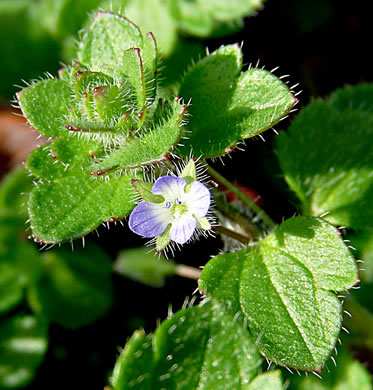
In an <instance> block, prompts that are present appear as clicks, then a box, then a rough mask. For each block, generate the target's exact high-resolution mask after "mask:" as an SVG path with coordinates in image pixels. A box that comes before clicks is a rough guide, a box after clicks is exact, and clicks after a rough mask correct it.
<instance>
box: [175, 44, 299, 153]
mask: <svg viewBox="0 0 373 390" xmlns="http://www.w3.org/2000/svg"><path fill="white" fill-rule="evenodd" d="M241 67H242V52H241V49H240V47H239V46H238V45H228V46H223V47H221V48H220V49H218V50H216V51H215V52H213V53H212V54H210V55H209V56H207V57H205V58H204V59H202V60H201V61H199V62H197V63H196V64H195V65H194V66H192V67H191V68H190V70H189V71H188V72H187V73H186V75H185V77H184V80H183V82H182V84H181V87H180V91H179V94H180V96H182V97H183V98H184V99H185V100H186V101H187V100H189V99H191V100H192V105H191V108H190V113H191V115H192V120H191V121H190V123H189V125H188V130H189V131H190V132H191V133H190V135H189V137H190V139H189V140H187V141H186V142H185V146H186V147H185V148H183V149H182V150H181V153H183V154H184V155H187V154H189V153H190V151H191V150H193V152H194V154H196V155H199V154H202V155H203V156H204V157H217V156H220V155H222V154H225V153H229V152H231V151H232V150H233V149H234V148H235V147H236V146H237V144H238V142H239V141H240V140H242V139H245V138H249V137H253V136H255V135H258V134H260V133H261V132H263V131H265V130H267V129H268V128H271V127H272V126H273V125H274V124H275V123H277V122H278V121H279V120H281V118H283V117H284V116H286V115H287V114H288V112H289V111H290V110H291V108H292V107H293V106H294V104H295V103H296V98H295V97H294V96H293V95H292V93H291V92H290V91H289V89H288V88H287V86H286V85H285V84H284V83H283V82H282V81H281V80H280V79H278V78H277V77H276V76H274V75H273V74H272V73H270V72H268V71H265V70H263V69H255V68H254V69H249V70H247V71H246V72H244V73H242V74H240V72H241Z"/></svg>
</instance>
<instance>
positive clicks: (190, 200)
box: [185, 181, 211, 218]
mask: <svg viewBox="0 0 373 390" xmlns="http://www.w3.org/2000/svg"><path fill="white" fill-rule="evenodd" d="M210 203H211V195H210V191H209V189H208V188H207V187H206V186H205V185H203V184H202V183H200V182H199V181H195V182H193V184H192V188H191V189H190V191H189V192H188V194H187V197H186V199H185V204H186V206H187V208H188V212H189V213H190V214H195V215H196V216H197V217H199V218H202V217H204V216H205V215H206V214H207V211H208V210H209V208H210Z"/></svg>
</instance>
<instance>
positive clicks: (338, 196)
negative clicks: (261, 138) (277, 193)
mask: <svg viewBox="0 0 373 390" xmlns="http://www.w3.org/2000/svg"><path fill="white" fill-rule="evenodd" d="M356 88H358V89H357V90H356V91H354V90H353V89H351V88H347V89H346V90H340V91H338V92H336V94H335V95H334V96H333V98H332V100H331V103H329V102H327V101H314V102H312V103H311V104H309V105H308V106H307V107H305V108H304V109H303V110H302V112H301V113H300V114H299V115H298V116H297V117H296V118H295V120H294V122H293V123H292V125H291V126H290V128H289V131H288V132H287V133H283V134H281V135H280V137H278V138H277V152H278V157H279V160H280V164H281V168H282V170H283V172H284V175H285V179H286V181H287V182H288V184H289V186H290V187H291V189H292V190H293V191H294V192H295V193H296V194H297V196H298V198H299V199H300V201H301V206H302V210H303V213H304V214H306V215H313V216H321V215H323V216H324V218H325V219H326V220H327V221H329V222H330V223H333V224H336V225H344V226H349V227H352V228H354V229H365V228H372V227H373V224H372V221H373V210H372V207H371V199H372V198H373V174H372V167H373V154H372V150H371V147H370V141H369V140H370V139H372V137H373V114H372V113H371V112H369V111H370V110H371V107H370V105H369V104H370V103H369V102H370V101H369V98H368V97H366V100H364V101H362V100H358V98H357V95H358V94H359V91H360V90H361V89H364V91H365V93H364V94H362V96H363V97H365V96H366V95H369V93H368V92H369V91H370V90H373V89H372V88H369V87H368V86H365V87H364V88H363V87H356ZM372 95H373V92H372ZM359 99H360V98H359ZM361 99H363V98H361ZM347 101H349V102H350V103H349V104H348V103H347ZM334 105H335V106H334ZM345 107H348V108H345ZM350 107H352V108H350ZM358 108H361V109H358ZM310 145H313V146H312V148H309V146H310Z"/></svg>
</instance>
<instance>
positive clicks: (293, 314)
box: [199, 217, 357, 370]
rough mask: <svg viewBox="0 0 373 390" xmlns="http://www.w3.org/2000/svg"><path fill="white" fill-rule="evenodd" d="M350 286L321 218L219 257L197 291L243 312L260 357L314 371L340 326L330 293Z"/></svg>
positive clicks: (350, 275) (340, 246)
mask: <svg viewBox="0 0 373 390" xmlns="http://www.w3.org/2000/svg"><path fill="white" fill-rule="evenodd" d="M356 281H357V268H356V264H355V261H354V259H353V257H352V256H351V255H350V253H349V252H348V250H347V247H346V246H345V244H344V242H343V240H342V239H341V238H340V237H339V236H338V234H337V230H336V229H335V228H334V227H333V226H331V225H329V224H328V223H327V222H324V221H323V220H321V219H316V218H312V217H296V218H293V219H290V220H288V221H286V222H284V223H283V224H282V225H280V226H279V227H278V228H277V229H276V230H275V231H274V232H273V233H271V234H270V235H268V236H267V237H266V238H265V239H264V240H262V241H261V242H260V243H259V245H258V246H257V247H248V248H245V249H243V250H240V251H238V252H234V253H227V254H223V255H218V256H216V257H215V258H213V259H212V260H211V261H210V262H209V263H208V264H207V265H206V267H205V268H204V270H203V272H202V275H201V280H200V282H199V286H200V289H201V290H203V291H204V292H205V293H207V294H208V295H210V296H212V297H213V298H215V299H218V300H219V301H221V302H224V303H225V304H227V305H229V306H230V307H231V308H232V310H233V312H243V313H244V315H245V317H246V319H247V321H248V325H249V329H250V333H251V334H252V335H253V337H254V339H255V340H257V345H258V347H259V349H260V350H261V352H262V353H263V354H264V355H265V356H266V357H267V358H268V359H270V360H272V361H274V362H275V363H277V364H280V365H283V366H287V367H295V368H299V369H302V370H319V369H320V368H321V367H322V366H323V364H324V362H325V360H326V359H327V358H328V356H329V355H330V353H331V351H332V349H333V348H334V346H335V343H336V341H337V338H338V335H339V331H340V328H341V304H340V302H339V299H338V298H337V297H336V295H335V293H334V292H338V291H342V290H346V289H348V288H350V287H351V286H352V285H353V284H354V283H356Z"/></svg>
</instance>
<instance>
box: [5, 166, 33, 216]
mask: <svg viewBox="0 0 373 390" xmlns="http://www.w3.org/2000/svg"><path fill="white" fill-rule="evenodd" d="M33 180H34V179H33V177H31V176H30V175H29V173H28V172H27V171H26V170H25V169H24V168H16V169H15V170H13V171H12V172H11V173H10V174H8V176H6V177H5V178H4V179H2V182H1V185H0V210H3V211H5V212H7V213H12V214H14V215H15V216H17V217H18V218H22V217H25V216H26V215H27V210H26V203H27V197H28V193H29V192H30V191H31V190H32V188H33Z"/></svg>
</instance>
